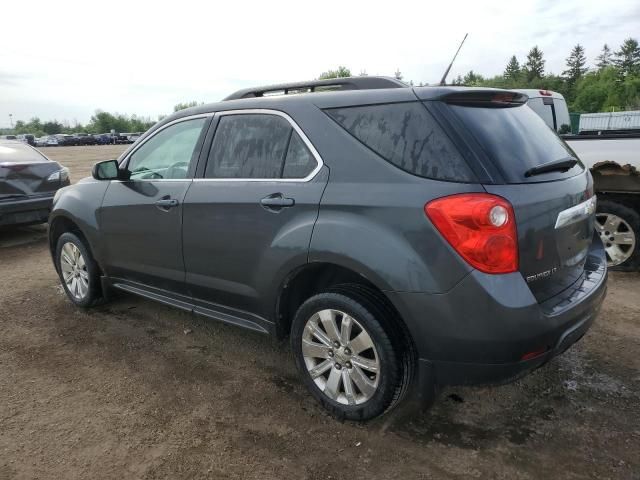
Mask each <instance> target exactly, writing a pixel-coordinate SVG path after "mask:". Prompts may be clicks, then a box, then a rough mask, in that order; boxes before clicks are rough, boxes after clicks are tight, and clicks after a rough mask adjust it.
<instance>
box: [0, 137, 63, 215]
mask: <svg viewBox="0 0 640 480" xmlns="http://www.w3.org/2000/svg"><path fill="white" fill-rule="evenodd" d="M67 185H69V170H68V169H66V168H65V167H63V166H62V165H60V164H59V163H58V162H54V161H52V160H49V159H48V158H47V157H46V156H44V155H43V154H42V153H40V152H39V151H38V150H36V149H35V148H33V147H31V146H30V145H28V144H26V143H23V142H19V141H15V142H9V141H4V140H0V226H6V225H23V224H33V223H44V222H46V221H47V218H48V217H49V211H50V209H51V204H52V202H53V196H54V194H55V193H56V192H57V191H58V189H60V188H62V187H64V186H67Z"/></svg>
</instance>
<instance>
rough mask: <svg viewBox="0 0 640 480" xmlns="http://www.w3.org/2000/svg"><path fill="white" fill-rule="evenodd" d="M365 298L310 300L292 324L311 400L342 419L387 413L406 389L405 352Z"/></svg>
mask: <svg viewBox="0 0 640 480" xmlns="http://www.w3.org/2000/svg"><path fill="white" fill-rule="evenodd" d="M381 311H382V310H378V309H376V308H375V306H374V305H373V304H371V303H369V302H367V301H366V300H365V299H364V297H363V298H360V297H359V296H357V295H354V296H353V297H352V296H348V295H347V294H343V293H337V292H325V293H321V294H318V295H315V296H313V297H311V298H310V299H308V300H307V301H306V302H304V303H303V304H302V306H301V307H300V308H299V309H298V312H297V313H296V316H295V318H294V321H293V326H292V335H291V342H292V348H293V352H294V356H295V360H296V365H297V367H298V370H299V371H300V373H301V374H302V377H303V380H304V382H305V384H306V386H307V388H308V389H309V390H310V391H311V393H312V395H313V396H314V397H315V398H316V399H317V400H318V401H319V402H320V403H321V404H322V406H323V407H324V408H325V409H326V410H328V411H329V412H330V413H331V414H332V415H334V416H335V417H337V418H340V419H347V420H357V421H364V420H369V419H372V418H374V417H376V416H378V415H381V414H382V413H384V412H385V411H386V410H387V409H389V408H390V407H391V406H393V404H394V403H395V402H396V401H397V400H398V399H399V397H400V393H401V392H402V391H403V390H404V386H405V385H404V382H405V381H406V376H405V375H404V372H403V368H405V367H404V365H403V362H402V361H401V359H402V352H399V351H397V350H398V345H394V342H393V341H392V337H390V336H389V335H388V334H387V332H386V331H385V329H384V328H383V325H384V324H388V319H383V318H378V317H379V316H380V315H382V313H380V312H381Z"/></svg>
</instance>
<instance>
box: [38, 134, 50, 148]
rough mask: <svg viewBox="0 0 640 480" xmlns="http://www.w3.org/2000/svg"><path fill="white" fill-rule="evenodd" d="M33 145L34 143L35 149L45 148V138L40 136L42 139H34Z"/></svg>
mask: <svg viewBox="0 0 640 480" xmlns="http://www.w3.org/2000/svg"><path fill="white" fill-rule="evenodd" d="M35 143H36V145H35V146H36V147H46V146H47V137H46V135H45V136H42V137H36V138H35Z"/></svg>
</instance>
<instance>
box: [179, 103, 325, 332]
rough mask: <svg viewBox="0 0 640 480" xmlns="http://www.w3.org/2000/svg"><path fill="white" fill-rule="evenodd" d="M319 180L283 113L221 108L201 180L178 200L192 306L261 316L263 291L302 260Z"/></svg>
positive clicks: (316, 163) (265, 313)
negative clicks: (179, 202)
mask: <svg viewBox="0 0 640 480" xmlns="http://www.w3.org/2000/svg"><path fill="white" fill-rule="evenodd" d="M327 179H328V170H327V168H326V167H324V168H322V163H321V161H320V157H319V156H318V154H317V152H316V151H315V149H314V148H313V146H312V145H311V144H310V143H309V142H308V140H307V139H306V137H304V133H303V132H302V131H301V130H300V129H299V127H298V126H297V125H295V124H294V123H293V121H292V120H291V119H289V118H288V117H287V116H285V115H284V114H282V113H280V112H272V113H266V112H265V111H261V112H260V113H251V112H247V113H227V112H223V113H221V114H220V118H219V123H218V126H217V128H216V132H215V136H214V139H213V143H212V145H211V149H210V152H209V155H208V159H207V164H206V170H205V172H204V178H202V179H196V180H194V182H193V185H192V187H191V188H190V189H189V192H188V193H187V197H186V198H185V205H184V220H183V241H184V259H185V268H186V283H187V286H188V288H189V293H190V294H191V295H192V296H193V297H194V300H195V302H196V304H200V305H202V306H204V307H205V308H207V304H209V306H210V308H214V309H218V310H219V307H220V305H224V306H225V307H231V308H232V309H234V310H240V311H242V312H244V313H247V312H248V313H251V314H256V315H259V316H260V317H261V318H268V317H269V313H270V307H271V306H272V305H270V303H269V302H270V300H271V299H270V298H269V297H270V295H269V292H271V291H273V290H274V289H275V288H277V287H278V283H279V282H280V281H281V280H282V277H283V276H284V275H286V274H287V273H288V272H290V271H291V270H293V269H294V268H295V267H296V266H299V265H303V264H305V263H306V262H307V253H308V248H309V242H310V240H311V233H312V230H313V226H314V224H315V221H316V218H317V216H318V208H319V204H320V199H321V196H322V192H323V190H324V187H325V185H326V182H327ZM211 304H213V305H211ZM229 313H231V314H234V313H237V312H233V311H231V312H229ZM250 321H251V320H250Z"/></svg>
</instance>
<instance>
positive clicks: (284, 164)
mask: <svg viewBox="0 0 640 480" xmlns="http://www.w3.org/2000/svg"><path fill="white" fill-rule="evenodd" d="M316 165H317V162H316V159H315V157H314V156H313V155H312V154H311V152H310V151H309V149H308V148H307V146H306V145H305V144H304V142H303V140H302V138H300V135H298V133H297V132H296V131H295V130H294V129H293V127H292V126H291V124H290V123H289V122H288V121H287V120H286V119H284V118H282V117H280V116H278V115H269V114H235V115H224V116H222V117H221V118H220V122H219V124H218V128H217V130H216V134H215V137H214V139H213V144H212V145H211V151H210V152H209V159H208V161H207V168H206V171H205V177H206V178H265V179H268V178H304V177H306V176H307V175H309V174H310V173H311V172H312V171H313V169H314V168H315V167H316Z"/></svg>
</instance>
